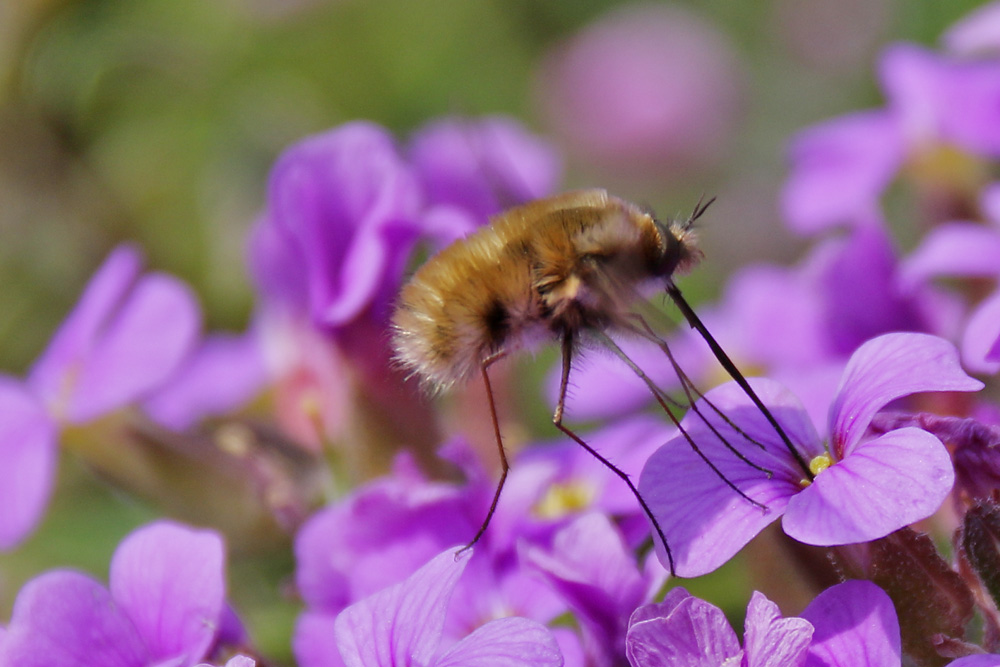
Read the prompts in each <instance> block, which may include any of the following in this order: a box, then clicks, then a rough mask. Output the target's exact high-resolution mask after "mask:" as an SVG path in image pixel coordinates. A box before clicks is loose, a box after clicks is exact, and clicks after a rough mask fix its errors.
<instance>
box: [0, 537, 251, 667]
mask: <svg viewBox="0 0 1000 667" xmlns="http://www.w3.org/2000/svg"><path fill="white" fill-rule="evenodd" d="M224 559H225V555H224V545H223V542H222V539H221V538H220V537H219V536H218V535H217V534H216V533H214V532H211V531H199V530H192V529H190V528H186V527H184V526H181V525H178V524H174V523H170V522H166V521H161V522H157V523H153V524H150V525H148V526H145V527H143V528H140V529H138V530H136V531H135V532H133V533H132V534H131V535H129V536H128V537H126V538H125V539H124V540H123V541H122V543H121V544H120V545H119V546H118V549H117V550H116V551H115V555H114V557H113V558H112V561H111V573H110V589H109V588H105V587H104V586H103V585H101V584H100V583H98V582H97V581H95V580H94V579H92V578H90V577H89V576H87V575H84V574H80V573H78V572H73V571H69V570H56V571H53V572H49V573H46V574H43V575H41V576H39V577H37V578H35V579H33V580H31V581H30V582H28V583H27V584H26V585H25V586H24V588H23V589H22V590H21V592H20V593H19V594H18V596H17V600H16V601H15V602H14V611H13V614H12V617H11V621H10V624H9V625H8V626H7V630H6V634H5V636H4V638H3V642H2V644H0V665H2V666H3V667H32V666H34V665H38V666H39V667H42V666H45V667H60V666H66V667H70V666H73V665H102V667H147V666H149V665H154V664H156V665H174V666H176V667H183V666H186V665H195V664H197V663H199V662H201V661H202V660H204V659H205V658H210V657H211V655H210V652H211V650H212V649H213V647H214V646H215V645H216V643H217V641H218V640H219V635H220V628H222V627H223V626H224V623H225V614H226V607H225V573H224ZM235 664H236V665H240V662H237V663H235ZM242 664H243V665H246V664H253V662H252V661H250V662H249V663H247V659H244V660H243V662H242Z"/></svg>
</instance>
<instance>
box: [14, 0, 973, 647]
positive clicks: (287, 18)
mask: <svg viewBox="0 0 1000 667" xmlns="http://www.w3.org/2000/svg"><path fill="white" fill-rule="evenodd" d="M617 4H619V3H614V2H610V1H608V0H584V1H579V0H560V1H557V2H533V1H532V0H482V1H478V2H469V0H424V1H422V2H412V0H386V1H370V2H362V1H361V0H353V1H352V0H342V1H340V2H336V1H324V0H209V1H206V0H80V1H73V0H25V1H23V2H8V3H4V4H3V5H2V6H0V202H2V204H0V285H2V286H3V288H2V289H0V368H2V369H4V371H5V372H10V373H14V374H20V373H23V372H24V370H25V369H26V368H27V367H28V365H29V364H30V363H31V360H32V359H33V358H34V357H35V355H37V354H38V352H39V351H40V350H41V349H42V348H43V347H44V345H45V341H46V340H47V339H48V337H49V336H50V335H51V332H52V331H53V330H54V328H55V327H56V326H57V325H58V323H59V322H60V320H61V319H62V318H63V317H64V315H65V314H66V312H67V311H68V309H69V308H70V307H71V306H72V304H73V302H74V301H75V299H76V298H77V296H78V292H79V289H80V286H81V285H82V284H83V283H84V281H85V280H86V278H87V276H88V275H89V273H90V272H91V271H92V270H93V268H94V267H95V266H96V265H97V264H98V263H99V261H100V260H101V258H102V257H103V256H104V254H105V253H106V252H107V251H108V250H109V249H110V248H111V247H112V246H113V245H115V244H116V243H118V242H119V241H121V240H124V239H130V240H136V241H138V242H139V243H140V244H141V245H142V246H143V247H144V248H145V249H146V252H147V253H148V255H149V259H150V263H151V265H152V266H154V267H155V268H158V269H163V270H167V271H170V272H173V273H176V274H178V275H180V276H181V277H183V278H184V279H186V280H188V281H190V282H191V283H192V284H193V285H194V286H195V288H196V290H197V291H198V293H199V294H200V296H201V298H202V300H203V305H204V308H205V313H206V323H207V326H208V327H211V328H229V329H239V328H242V327H243V326H244V325H245V323H246V321H247V318H248V316H249V314H250V312H251V309H252V293H251V290H250V287H249V285H248V281H247V280H246V277H245V268H244V263H243V254H244V237H245V233H246V230H247V229H248V227H249V225H250V224H251V223H252V221H253V219H254V216H255V215H256V212H257V211H258V210H259V209H260V207H261V206H262V203H263V201H264V197H265V188H266V179H267V172H268V169H269V167H270V165H271V163H272V161H273V160H274V158H275V157H276V156H277V155H278V153H279V152H280V151H281V150H282V148H283V147H284V146H286V145H288V144H289V143H290V142H293V141H295V140H296V139H298V138H300V137H302V136H303V135H305V134H308V133H312V132H316V131H319V130H322V129H325V128H328V127H330V126H333V125H336V124H338V123H341V122H344V121H346V120H350V119H354V118H368V119H372V120H375V121H377V122H379V123H382V124H384V125H386V126H388V127H390V128H391V129H392V130H394V131H395V132H397V133H398V136H400V137H401V140H403V139H405V137H406V135H407V134H408V133H409V132H411V131H412V130H413V129H414V128H416V127H419V126H420V125H421V124H423V123H424V122H426V121H427V120H429V119H431V118H433V117H435V116H438V115H441V114H449V113H462V114H481V113H496V112H503V113H509V114H512V115H514V116H516V117H518V118H520V119H522V120H523V121H524V122H525V123H527V124H528V125H529V126H531V127H533V128H534V129H536V130H538V131H541V132H545V131H546V129H547V128H546V127H545V125H544V123H543V122H542V120H541V119H540V117H539V114H538V109H539V105H538V101H537V90H536V89H535V87H536V83H535V79H534V76H535V73H536V71H537V67H538V63H539V61H540V59H541V58H542V56H543V55H544V54H545V53H546V52H548V51H549V50H550V49H551V48H553V46H554V45H556V44H558V42H559V41H560V40H561V39H565V38H566V37H567V36H569V35H571V34H572V33H573V32H574V31H576V30H578V29H579V28H581V27H582V26H584V25H585V24H587V23H588V22H589V21H591V20H593V19H594V18H596V17H597V16H599V15H601V14H602V13H603V12H605V11H607V10H609V9H611V8H613V7H615V6H616V5H617ZM682 4H685V5H687V6H688V7H689V8H691V9H692V10H693V11H696V12H697V13H699V14H700V15H701V16H702V17H703V18H705V19H707V20H708V21H710V22H712V23H714V24H715V25H716V27H718V28H719V29H720V30H721V31H722V32H723V33H724V34H726V35H727V36H728V37H729V38H730V39H731V40H732V42H733V43H734V45H735V47H736V49H737V51H738V52H739V54H740V58H741V60H742V61H743V63H744V65H745V67H746V73H745V76H746V79H747V81H748V85H747V100H746V114H745V118H744V120H743V125H742V128H741V131H740V132H739V140H738V141H737V143H736V145H734V147H733V152H732V159H731V160H727V161H726V164H725V165H724V167H722V168H721V169H718V170H716V171H715V172H714V173H706V174H695V175H693V176H692V177H690V178H688V179H685V180H684V182H680V181H678V182H664V183H662V184H660V186H659V188H658V189H657V191H656V192H639V193H624V194H627V195H633V194H637V195H642V196H644V197H645V198H646V199H647V200H649V201H650V202H651V203H653V204H654V205H659V206H662V207H663V210H666V211H670V212H672V211H674V210H685V209H687V208H689V207H690V203H691V202H693V201H695V200H697V198H698V196H699V194H700V193H702V192H709V193H714V192H720V191H725V190H731V191H736V192H740V191H750V192H751V193H753V196H751V197H749V198H748V199H742V200H741V199H739V198H737V199H736V201H739V202H746V201H750V202H757V203H759V206H755V205H747V204H745V203H743V204H742V205H743V206H744V209H743V210H742V211H739V215H740V216H741V217H746V218H749V219H753V220H757V221H758V222H759V223H760V225H762V226H760V227H759V229H760V230H761V231H760V233H759V236H760V237H761V238H760V241H759V243H758V244H757V245H756V246H754V247H750V248H743V247H736V248H733V247H728V248H727V247H724V246H722V242H721V241H720V239H722V237H723V236H724V234H723V233H722V232H720V231H718V226H719V224H720V223H715V224H714V226H713V225H712V224H709V225H708V226H707V227H708V228H707V229H706V236H707V237H708V238H707V241H706V242H707V244H708V245H709V248H710V249H709V255H710V256H711V257H714V256H718V257H719V262H720V264H719V265H718V266H723V267H725V266H732V265H737V264H741V263H745V262H749V261H753V260H759V259H762V258H764V256H763V254H766V255H767V256H768V257H769V258H778V259H785V260H788V259H789V258H791V257H794V253H795V251H796V249H797V248H798V246H797V245H796V244H795V243H794V242H793V240H792V239H791V237H790V236H788V235H787V233H786V232H784V231H783V230H782V229H781V227H780V222H779V220H778V217H777V213H776V210H777V209H776V205H775V202H774V195H775V193H776V192H777V189H778V187H779V185H780V182H781V178H782V176H783V157H782V155H783V150H784V146H785V142H786V141H787V138H788V137H789V136H790V135H791V134H792V133H793V132H794V131H796V130H797V129H799V128H801V127H803V126H805V125H807V124H809V123H811V122H814V121H816V120H819V119H821V118H824V117H827V116H831V115H834V114H837V113H840V112H843V111H846V110H850V109H855V108H864V107H867V106H873V105H876V104H878V103H880V98H879V93H878V89H877V84H876V82H875V79H874V76H873V73H872V64H873V62H874V58H875V56H876V54H877V53H878V49H879V48H880V46H881V45H883V44H885V43H887V42H889V41H893V40H899V39H905V40H912V41H917V42H921V43H925V44H933V43H934V42H935V41H936V40H937V38H938V36H939V35H940V33H941V31H942V30H943V29H944V28H945V27H947V26H948V25H949V24H950V23H951V22H952V21H954V20H955V19H956V18H958V17H960V16H961V15H963V14H964V13H965V12H967V11H968V10H969V9H970V8H972V7H974V6H976V5H977V4H979V3H977V2H974V1H972V0H953V1H951V2H936V1H934V0H897V1H895V2H893V1H891V0H883V1H880V2H871V3H868V2H867V1H866V0H861V1H859V2H843V3H842V2H841V1H840V0H808V1H806V0H802V1H801V2H799V1H798V0H772V1H769V2H733V1H732V0H704V1H700V2H694V1H693V0H692V1H690V2H686V3H682ZM861 7H864V8H865V13H864V14H863V15H862V17H861V18H859V19H858V20H857V25H856V26H855V24H854V23H853V22H852V21H853V19H852V16H853V15H851V14H850V13H851V12H854V11H859V8H861ZM872 17H874V18H872ZM826 21H831V22H832V23H833V24H835V25H836V26H839V28H838V29H840V30H842V31H844V32H843V37H844V39H845V40H846V38H847V37H848V36H857V35H855V33H856V32H857V33H860V34H861V37H860V38H859V40H860V41H858V42H857V43H854V42H851V43H850V46H849V48H845V49H842V50H840V51H837V50H836V49H834V50H833V51H831V52H830V53H829V54H828V57H826V56H824V55H823V53H822V52H821V53H819V54H818V55H817V54H815V53H814V54H812V55H811V56H810V55H808V54H804V53H802V52H801V50H800V49H799V47H798V46H797V44H799V43H801V40H802V39H806V40H808V39H809V35H811V34H820V33H822V32H824V31H825V30H827V26H826V23H825V22H826ZM855 27H856V28H857V30H854V28H855ZM831 30H833V28H831ZM796 31H797V32H796ZM796 34H798V35H799V37H795V35H796ZM802 36H804V37H802ZM839 37H840V36H838V35H837V34H836V33H835V34H834V39H839ZM796 40H799V42H797V41H796ZM845 43H846V42H845ZM834 46H836V44H834ZM568 167H569V169H568V172H569V176H568V185H569V186H579V185H584V184H589V183H591V181H592V179H595V178H597V177H598V176H599V172H595V171H593V170H591V169H590V168H589V167H588V166H587V165H583V164H576V163H571V164H569V165H568ZM724 206H725V204H724V201H722V200H720V204H719V205H718V206H717V210H716V211H715V212H716V213H719V212H720V211H719V210H718V209H723V210H722V212H726V211H731V209H725V208H724ZM762 253H763V254H762ZM703 273H705V272H703ZM725 273H726V272H725V271H724V270H722V271H719V272H718V273H716V275H715V277H714V278H713V277H711V276H709V277H704V276H703V277H700V278H695V279H696V280H701V281H708V283H709V286H707V287H706V286H697V287H695V288H694V290H693V291H694V293H695V294H698V295H701V298H705V297H706V296H707V295H709V294H711V293H712V292H713V290H715V289H717V288H718V285H719V284H721V282H722V281H723V280H724V276H725ZM713 281H714V282H713ZM61 465H62V475H61V481H60V488H59V489H58V490H57V491H56V494H55V499H56V501H55V505H54V507H53V508H52V509H51V510H50V512H49V515H48V517H47V519H46V521H45V523H44V525H43V527H42V529H41V531H40V532H39V533H38V534H36V535H35V536H34V537H33V538H32V539H31V540H30V542H29V543H28V544H26V545H25V546H23V547H22V548H21V549H19V550H18V551H17V552H15V553H14V554H10V555H4V556H2V557H0V611H2V612H3V614H2V615H0V616H2V617H6V610H7V608H9V605H10V603H11V602H12V600H13V595H14V593H15V592H16V590H17V588H18V587H19V586H20V583H21V582H22V581H24V579H26V578H27V577H28V576H30V575H31V574H33V573H36V572H38V571H40V570H41V569H43V568H46V567H54V566H60V565H71V566H76V567H80V568H83V569H86V570H88V571H90V572H93V573H94V574H95V575H96V576H98V577H102V578H103V577H105V576H106V572H107V563H108V559H109V557H110V554H111V552H112V551H113V548H114V545H115V544H116V543H117V541H118V540H119V539H120V538H121V537H122V536H124V535H125V534H126V533H127V532H128V530H130V529H131V528H132V527H134V526H136V525H138V524H140V523H142V522H144V521H146V520H148V519H150V518H151V517H153V516H155V515H156V512H155V511H154V510H152V509H150V508H144V507H137V506H135V505H134V504H132V502H131V501H128V500H126V499H124V498H121V497H119V496H116V495H114V494H113V493H111V492H110V491H108V490H107V489H106V488H104V487H102V486H100V485H99V484H96V483H95V482H94V481H93V480H92V479H91V478H90V477H89V476H88V475H87V474H81V473H82V471H81V470H80V469H79V464H75V463H74V462H73V461H72V460H67V458H65V457H64V459H63V462H62V464H61ZM280 546H281V547H282V548H281V549H275V553H277V552H280V554H278V555H275V554H274V553H272V554H267V555H264V556H261V555H255V556H254V558H255V559H256V560H255V561H253V562H254V563H256V564H257V565H256V566H250V565H246V564H245V563H243V562H242V561H240V558H239V557H237V558H236V561H237V562H236V563H234V564H233V565H232V566H231V577H232V578H233V579H234V580H238V583H237V581H234V583H233V585H232V589H233V590H234V591H235V592H236V593H237V599H236V604H237V606H238V607H239V608H240V609H241V610H242V611H244V613H245V615H246V616H247V618H248V620H249V622H250V624H251V626H253V632H254V634H255V635H256V636H257V638H258V640H259V641H260V643H261V645H262V646H263V647H264V648H265V650H266V651H267V652H268V653H269V654H270V655H272V656H274V657H276V658H277V659H278V660H279V661H288V660H289V657H288V656H289V648H288V646H287V637H288V634H289V632H290V627H291V622H292V619H293V616H294V613H295V611H296V607H295V604H294V602H291V601H288V600H283V599H281V598H280V595H281V586H282V583H283V582H284V581H285V580H286V578H287V577H288V576H289V575H290V573H291V571H292V567H293V563H292V562H291V556H290V554H288V550H287V545H280ZM237 556H240V555H237ZM737 579H739V577H737ZM717 581H723V582H725V581H732V580H731V579H726V578H725V575H724V576H723V578H722V579H721V580H717ZM739 581H740V583H739V584H730V585H728V588H729V589H730V591H732V590H734V589H743V588H745V583H744V582H742V579H739ZM710 586H715V588H719V589H725V588H726V586H727V585H726V584H722V585H721V586H716V585H715V584H710ZM726 600H727V602H728V603H729V604H730V605H731V607H730V609H731V612H732V614H733V615H735V616H737V617H738V616H739V615H741V614H742V613H743V608H744V606H745V600H746V597H745V596H742V595H733V594H732V593H731V592H730V593H729V594H727V595H726Z"/></svg>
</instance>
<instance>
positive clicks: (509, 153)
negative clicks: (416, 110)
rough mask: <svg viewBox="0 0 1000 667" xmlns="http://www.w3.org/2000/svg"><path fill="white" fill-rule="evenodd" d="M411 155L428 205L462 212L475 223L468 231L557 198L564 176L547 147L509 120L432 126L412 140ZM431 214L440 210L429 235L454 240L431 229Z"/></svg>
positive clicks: (447, 121)
mask: <svg viewBox="0 0 1000 667" xmlns="http://www.w3.org/2000/svg"><path fill="white" fill-rule="evenodd" d="M408 154H409V159H410V162H411V163H412V164H413V167H414V170H415V171H416V174H417V177H418V178H419V180H420V182H421V184H422V186H423V188H424V192H425V196H426V199H427V202H426V203H427V206H428V207H429V208H431V209H434V208H435V207H444V206H447V207H449V208H451V209H458V211H459V212H461V213H464V215H467V216H469V218H470V222H471V223H472V226H471V227H470V228H469V229H468V230H467V231H472V229H474V227H475V226H479V225H483V224H486V221H487V219H488V218H489V217H490V216H492V215H496V214H497V213H500V212H501V211H503V210H504V209H508V208H510V207H512V206H514V205H516V204H520V203H523V202H526V201H531V200H532V199H538V198H540V197H544V196H546V195H549V194H552V193H553V192H554V191H555V189H556V186H557V184H558V182H559V177H560V171H561V169H560V164H559V157H558V154H557V153H556V151H555V150H554V149H553V148H552V146H550V145H549V144H548V142H546V141H545V140H544V139H542V138H540V137H536V136H533V135H531V134H529V133H528V132H527V131H526V130H525V129H524V128H523V127H522V126H521V125H520V124H519V123H518V122H517V121H515V120H514V119H512V118H507V117H504V116H488V117H485V118H479V119H466V118H460V117H450V118H444V119H441V120H438V121H435V122H432V123H430V124H428V125H427V126H425V127H423V128H421V129H420V130H418V131H417V132H416V134H414V135H413V138H412V139H411V140H410V146H409V151H408ZM426 215H432V216H436V215H440V211H432V212H430V213H426V214H425V220H424V225H425V230H424V231H425V232H431V233H432V235H433V236H437V237H439V238H440V240H442V241H444V240H447V241H451V240H453V239H447V238H442V235H439V234H437V233H436V232H437V231H438V230H437V229H428V228H427V227H428V221H427V219H426ZM435 219H439V218H435ZM455 231H458V229H456V230H455Z"/></svg>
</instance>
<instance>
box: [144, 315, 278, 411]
mask: <svg viewBox="0 0 1000 667" xmlns="http://www.w3.org/2000/svg"><path fill="white" fill-rule="evenodd" d="M266 381H267V370H266V368H265V364H264V358H263V350H262V349H261V342H260V337H259V336H258V334H257V332H256V331H254V330H252V329H251V330H250V331H248V332H247V333H245V334H241V335H232V334H213V335H209V336H206V337H205V339H204V340H203V341H202V342H201V345H200V346H199V347H198V349H197V350H195V351H194V352H193V353H192V354H191V355H190V357H189V358H188V359H187V361H186V362H185V363H184V364H183V365H182V366H181V367H180V368H179V369H178V370H177V372H176V373H175V374H174V376H173V377H172V378H171V379H170V381H169V382H167V383H166V384H165V385H164V386H162V387H161V388H160V389H159V390H157V391H156V392H155V393H154V394H153V395H152V396H151V397H150V398H149V399H148V400H147V401H146V402H145V403H144V407H145V409H146V414H148V415H149V416H150V417H151V418H152V419H154V420H155V421H157V422H159V423H160V424H162V425H164V426H166V427H168V428H171V429H174V430H176V431H180V430H184V429H186V428H189V427H190V426H192V425H193V424H195V423H196V422H197V421H198V420H200V419H202V418H204V417H207V416H210V415H220V414H225V413H227V412H229V411H231V410H234V409H236V408H238V407H240V406H241V405H243V404H245V403H246V402H247V401H249V400H250V399H251V398H253V397H254V396H255V395H256V394H257V393H258V392H260V391H261V389H262V388H263V387H264V385H265V383H266Z"/></svg>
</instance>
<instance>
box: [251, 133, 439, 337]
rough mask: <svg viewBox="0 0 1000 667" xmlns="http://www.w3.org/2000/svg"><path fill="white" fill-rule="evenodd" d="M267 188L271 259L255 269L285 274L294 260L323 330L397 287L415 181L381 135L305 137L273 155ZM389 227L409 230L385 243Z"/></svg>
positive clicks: (412, 226)
mask: <svg viewBox="0 0 1000 667" xmlns="http://www.w3.org/2000/svg"><path fill="white" fill-rule="evenodd" d="M268 188H269V189H268V217H267V222H265V223H263V224H272V225H275V226H276V227H277V228H278V229H280V230H281V233H280V234H277V235H272V236H271V238H270V241H271V243H262V244H261V246H262V247H261V248H260V249H266V248H268V247H270V248H272V249H277V250H278V251H279V256H277V257H273V258H269V257H268V256H267V253H264V256H263V257H260V254H259V253H258V257H257V258H258V259H264V260H268V261H265V262H263V264H264V265H263V266H262V267H261V269H263V270H264V271H265V273H266V270H267V269H268V268H270V269H272V270H274V269H277V273H278V274H279V275H280V276H285V274H286V273H287V272H288V271H290V270H292V269H291V267H290V266H288V264H289V263H290V262H291V261H292V258H297V259H298V263H299V267H298V268H299V270H300V271H301V272H303V273H305V275H306V276H307V282H306V284H305V287H306V289H307V291H308V295H307V301H308V303H309V310H310V314H311V315H312V317H313V318H314V319H315V320H316V321H317V322H321V323H324V324H326V325H329V326H341V325H344V324H347V323H348V322H350V321H351V320H352V319H354V318H355V317H357V316H358V315H360V314H361V311H362V310H363V309H365V308H366V307H368V306H374V307H376V308H379V307H382V306H383V305H384V304H376V303H374V300H375V298H376V296H377V295H378V294H380V293H382V292H385V291H386V288H387V285H388V284H391V285H392V286H397V287H398V280H399V278H400V276H399V275H394V274H393V271H394V270H395V269H397V267H398V265H399V264H400V262H399V261H398V260H399V256H400V255H403V254H405V253H406V252H408V250H409V245H410V243H412V241H413V240H414V239H415V237H416V234H417V231H418V230H417V222H416V220H417V213H418V209H419V205H420V192H419V188H418V186H417V183H416V180H415V178H414V176H413V174H412V173H411V171H410V169H409V168H408V167H407V165H406V164H405V163H404V162H403V161H402V159H401V158H400V156H399V155H398V153H397V151H396V147H395V146H394V144H393V140H392V137H391V136H390V135H389V133H388V132H386V131H385V130H384V129H382V128H381V127H378V126H376V125H374V124H370V123H349V124H347V125H343V126H341V127H338V128H336V129H333V130H331V131H329V132H325V133H322V134H318V135H315V136H312V137H308V138H307V139H305V140H303V141H301V142H299V143H298V144H296V145H295V146H293V147H291V148H290V149H288V150H287V151H285V153H284V154H283V155H282V156H281V158H280V159H279V160H278V162H277V164H276V165H275V167H274V169H273V171H272V172H271V178H270V183H269V186H268ZM397 226H398V227H399V229H400V230H409V234H403V236H406V238H405V239H403V238H399V239H392V238H387V236H386V233H387V231H388V229H389V228H393V227H397ZM275 241H276V242H277V243H276V244H275V243H274V242H275ZM271 260H273V261H271ZM261 279H266V275H262V276H261ZM286 282H288V281H287V280H286ZM289 286H290V287H293V288H294V287H295V285H293V284H291V283H290V284H289Z"/></svg>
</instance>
